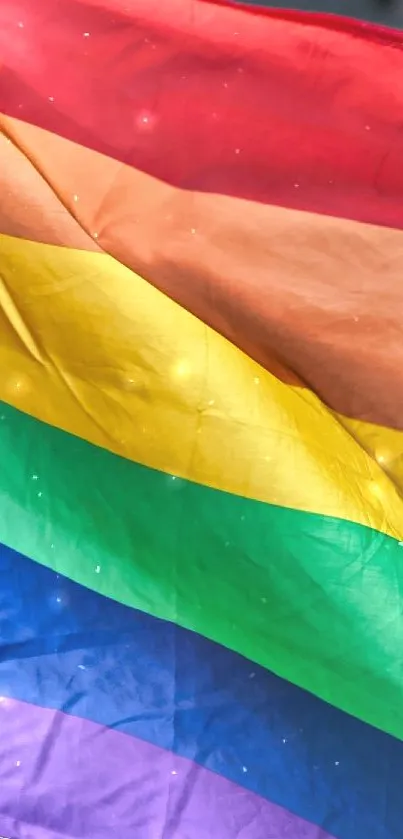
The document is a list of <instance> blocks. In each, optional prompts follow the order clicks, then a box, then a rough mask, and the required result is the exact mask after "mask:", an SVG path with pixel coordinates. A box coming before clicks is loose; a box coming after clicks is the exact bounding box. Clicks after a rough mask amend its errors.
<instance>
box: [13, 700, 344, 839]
mask: <svg viewBox="0 0 403 839" xmlns="http://www.w3.org/2000/svg"><path fill="white" fill-rule="evenodd" d="M155 724H156V725H158V720H156V721H155ZM0 730H1V738H0V835H1V836H4V837H7V839H67V837H75V839H84V837H85V839H87V837H88V839H134V837H135V839H160V837H164V839H179V837H180V839H235V837H238V836H239V837H240V836H242V839H331V837H330V836H329V834H328V833H326V831H324V830H322V829H321V828H319V827H317V826H316V825H313V824H310V823H309V822H306V821H304V820H303V819H300V818H298V817H297V816H294V815H293V814H291V813H289V812H288V811H287V810H284V809H283V808H282V807H278V806H277V805H276V804H271V803H270V802H269V801H266V800H265V799H263V798H260V797H259V796H257V795H255V794H254V793H251V792H249V791H247V790H245V789H243V788H242V787H239V786H237V785H236V784H233V783H231V782H230V781H227V780H226V779H225V778H222V777H221V776H220V775H216V774H214V773H213V772H210V771H209V770H207V769H204V768H203V767H201V766H199V765H198V764H196V763H193V762H192V761H190V760H187V759H185V758H181V757H178V756H177V755H174V754H173V753H171V752H168V751H164V750H163V749H160V748H158V747H157V746H153V745H151V744H149V743H146V742H144V741H142V740H138V739H136V738H134V737H129V736H128V735H126V734H121V733H120V732H116V731H113V730H111V729H109V728H104V727H103V726H100V725H98V724H96V723H92V722H89V721H88V720H83V719H79V718H78V717H71V716H69V715H67V714H63V713H61V712H60V711H52V710H49V709H47V708H46V709H45V708H39V707H38V706H35V705H28V704H26V703H25V702H19V701H16V700H14V699H8V698H3V697H0ZM245 772H247V767H245ZM290 783H292V779H290Z"/></svg>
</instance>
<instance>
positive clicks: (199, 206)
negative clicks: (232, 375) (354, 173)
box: [1, 118, 403, 428]
mask: <svg viewBox="0 0 403 839" xmlns="http://www.w3.org/2000/svg"><path fill="white" fill-rule="evenodd" d="M1 124H2V126H3V128H4V130H5V131H6V132H7V133H8V135H9V136H10V137H12V139H13V140H14V142H15V143H16V144H17V145H18V146H19V148H20V149H21V150H22V151H23V152H24V153H25V154H26V156H27V157H29V158H30V159H31V162H32V163H33V165H34V168H35V169H36V170H38V171H40V172H41V173H42V175H43V177H44V178H45V180H46V181H47V182H48V183H49V184H50V185H51V186H52V188H53V190H54V192H55V193H56V194H57V195H58V196H59V198H60V200H61V202H62V204H63V205H64V206H65V207H67V208H68V210H69V212H70V213H71V215H73V216H74V217H75V218H76V219H77V220H78V222H79V225H80V226H81V227H83V228H84V229H85V230H86V231H87V233H89V234H90V235H91V236H92V239H93V241H95V242H96V243H97V244H98V245H100V246H101V247H102V248H103V249H104V250H105V251H107V252H109V253H111V254H112V255H113V256H114V257H116V258H117V259H119V260H120V261H121V262H123V263H124V264H126V265H128V266H129V267H131V268H132V269H133V270H134V271H136V272H137V273H138V274H140V275H141V276H144V277H146V278H147V279H148V280H149V281H150V282H152V283H153V284H155V285H156V286H157V287H158V288H160V289H161V290H163V291H165V292H166V293H168V294H169V295H170V296H172V297H173V298H174V299H176V300H177V301H178V302H179V303H180V304H181V305H182V306H184V307H185V308H188V309H189V310H191V311H192V312H193V313H194V314H196V315H197V316H198V317H199V318H200V319H202V320H204V321H205V322H207V323H208V324H209V325H211V326H212V327H213V328H214V329H216V330H217V331H218V332H221V333H222V334H224V335H225V336H226V337H228V338H229V339H230V340H231V341H232V342H233V343H236V344H238V345H239V346H240V347H241V349H243V350H244V351H245V352H247V353H248V354H249V355H250V356H251V357H252V358H255V359H256V360H257V361H259V362H260V363H261V364H262V365H263V366H264V367H266V368H268V369H270V370H271V371H272V372H274V373H275V374H276V375H277V376H278V377H280V378H283V379H285V380H286V381H293V382H294V383H295V382H296V381H297V382H299V383H304V384H306V385H307V386H309V387H310V388H311V389H312V390H313V391H314V392H316V393H317V394H318V395H319V396H320V397H321V398H322V399H323V401H324V402H325V403H327V404H328V405H330V406H331V407H332V408H334V409H335V410H337V411H338V412H339V413H342V414H347V415H351V416H353V417H355V418H357V419H363V420H366V421H370V422H378V423H380V424H382V425H385V426H391V427H396V428H402V427H403V414H402V410H401V405H402V404H403V342H402V340H401V322H400V321H401V312H402V311H403V284H402V283H401V276H400V275H401V264H402V260H403V233H401V232H399V231H396V230H389V229H387V228H378V227H375V226H372V225H365V224H361V223H358V222H350V221H346V220H343V219H332V218H329V217H325V216H317V215H314V214H309V213H302V212H299V211H291V210H285V209H282V208H278V207H270V206H266V205H261V204H256V203H253V202H245V201H243V200H240V199H234V198H231V197H226V196H212V195H208V194H207V195H206V194H200V193H189V192H185V191H181V190H179V189H176V188H174V187H171V186H170V185H167V184H164V183H162V182H160V181H158V180H155V179H154V178H151V177H150V176H148V175H145V174H144V173H141V172H137V171H136V170H135V169H133V168H132V167H128V166H123V165H122V164H120V163H117V162H116V161H115V160H113V159H111V158H108V157H105V156H103V155H100V154H98V153H96V152H94V151H91V150H88V149H86V148H84V147H81V146H78V145H76V144H74V143H71V142H69V141H67V140H65V139H62V138H60V137H57V136H55V135H52V134H49V133H47V132H45V131H43V130H42V129H38V128H36V127H32V126H30V125H27V124H25V123H22V122H18V121H16V120H12V119H8V118H2V120H1ZM2 168H3V169H4V167H2ZM22 203H23V205H24V210H25V208H26V203H27V202H26V200H25V198H22ZM32 230H33V232H32V234H31V235H32V236H33V237H34V238H35V237H38V220H37V219H35V221H34V222H33V226H32ZM9 232H12V231H9ZM17 232H18V231H17ZM40 238H42V237H40ZM43 238H45V240H46V235H44V237H43ZM291 371H292V372H291Z"/></svg>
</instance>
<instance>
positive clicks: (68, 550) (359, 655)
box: [0, 405, 403, 737]
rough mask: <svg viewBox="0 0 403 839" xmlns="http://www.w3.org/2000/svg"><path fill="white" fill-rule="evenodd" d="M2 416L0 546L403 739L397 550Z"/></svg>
mask: <svg viewBox="0 0 403 839" xmlns="http://www.w3.org/2000/svg"><path fill="white" fill-rule="evenodd" d="M0 416H1V419H0V454H1V463H2V473H1V475H2V477H1V508H0V509H1V525H0V527H1V532H0V541H1V542H5V543H6V544H8V545H9V546H10V547H12V548H15V549H16V550H18V551H20V552H21V553H23V554H26V555H28V556H29V557H31V558H32V559H35V560H37V561H38V562H41V563H43V564H45V565H47V566H49V567H50V568H52V569H54V570H56V571H58V572H60V573H62V574H65V575H67V576H68V577H70V578H72V579H74V580H76V581H78V582H80V583H82V584H83V585H85V586H88V587H89V588H91V589H94V590H96V591H99V592H101V593H102V594H105V595H108V596H110V597H113V598H114V599H116V600H119V601H121V602H123V603H126V604H129V605H131V606H134V607H136V608H139V609H141V610H144V611H146V612H150V613H151V614H153V615H157V616H159V617H162V618H166V619H168V620H172V621H175V622H176V623H179V624H181V625H182V626H185V627H187V628H189V629H193V630H196V631H198V632H200V633H201V634H203V635H205V636H207V637H208V638H211V639H213V640H215V641H219V642H221V643H222V644H224V645H225V646H227V647H229V648H231V649H233V650H236V651H238V652H240V653H242V654H244V655H245V656H247V657H248V658H250V659H251V660H253V661H256V662H258V663H259V664H262V665H263V666H265V667H267V668H269V669H271V670H273V671H274V672H276V673H277V674H279V675H281V676H283V677H284V678H286V679H289V680H290V681H292V682H294V683H296V684H298V685H300V686H301V687H305V688H307V689H308V690H310V691H312V692H313V693H315V694H317V695H318V696H320V697H322V698H323V699H325V700H327V701H329V702H331V703H332V704H334V705H336V706H338V707H340V708H343V709H344V710H346V711H348V712H350V713H352V714H354V715H355V716H357V717H360V718H361V719H364V720H366V721H367V722H369V723H372V724H373V725H376V726H378V727H379V728H382V729H384V730H385V731H389V732H391V733H393V734H395V735H397V736H399V737H400V736H402V735H403V702H402V685H403V679H402V663H401V661H402V655H401V651H402V650H403V620H402V602H401V597H400V591H401V567H402V562H403V548H402V547H401V546H400V545H399V543H398V542H396V541H395V540H393V539H392V538H390V537H388V536H385V535H383V534H380V533H378V532H376V531H373V530H371V529H369V528H366V527H363V526H361V525H357V524H353V523H350V522H346V521H342V520H338V519H332V518H326V517H323V516H319V515H315V514H310V513H303V512H299V511H295V510H288V509H284V508H280V507H275V506H271V505H268V504H263V503H261V502H258V501H251V500H249V499H244V498H240V497H238V496H234V495H229V494H227V493H223V492H219V491H217V490H213V489H209V488H207V487H203V486H199V485H197V484H192V483H190V482H187V481H183V480H178V479H174V480H173V479H172V478H170V477H169V476H167V475H165V474H162V473H159V472H156V471H153V470H151V469H147V468H145V467H143V466H139V465H137V464H135V463H132V462H130V461H127V460H124V459H122V458H119V457H117V456H116V455H113V454H110V453H109V452H107V451H105V450H103V449H99V448H96V447H95V446H92V445H90V444H89V443H86V442H84V441H82V440H80V439H78V438H76V437H73V436H70V435H68V434H66V433H64V432H61V431H59V430H58V429H55V428H52V427H51V426H48V425H45V424H43V423H40V422H38V421H37V420H34V419H32V418H31V417H28V416H26V415H24V414H22V413H20V412H18V411H16V410H15V409H14V408H10V407H9V406H6V405H3V406H2V408H1V413H0ZM178 445H180V435H178ZM268 480H270V474H268ZM295 480H303V475H296V476H295ZM251 670H253V666H251Z"/></svg>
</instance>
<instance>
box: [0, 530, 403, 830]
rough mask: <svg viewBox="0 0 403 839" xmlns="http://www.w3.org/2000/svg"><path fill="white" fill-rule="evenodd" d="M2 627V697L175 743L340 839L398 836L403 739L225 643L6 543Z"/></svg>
mask: <svg viewBox="0 0 403 839" xmlns="http://www.w3.org/2000/svg"><path fill="white" fill-rule="evenodd" d="M100 573H102V569H101V570H100ZM0 633H1V639H2V645H1V649H0V694H3V695H8V696H13V697H15V698H18V699H22V700H25V701H27V702H32V703H36V704H38V705H43V706H47V707H51V708H57V709H61V710H64V711H67V712H69V713H71V714H75V715H77V716H82V717H86V718H88V719H91V720H93V721H95V722H98V723H101V724H104V725H108V726H110V727H112V728H115V729H118V730H120V731H122V732H125V733H126V734H129V735H133V736H136V737H139V738H142V739H144V740H148V741H149V742H152V743H155V744H156V745H158V746H161V747H163V748H165V749H171V750H173V751H174V752H176V753H177V754H180V755H182V756H185V757H188V758H191V759H193V760H195V761H197V762H199V763H200V764H202V765H203V766H206V767H208V768H210V769H212V770H213V771H215V772H218V773H219V774H221V775H223V776H225V777H226V778H228V779H230V780H232V781H235V782H236V783H238V784H241V785H242V786H243V787H246V788H248V789H250V790H252V791H253V792H255V793H258V794H259V795H261V796H264V797H266V798H268V799H269V800H270V801H274V802H276V803H277V804H280V805H282V806H283V807H286V808H287V809H289V810H291V811H292V812H294V813H296V814H297V815H299V816H301V817H303V818H305V819H307V820H310V821H312V822H314V823H316V824H318V825H320V826H321V827H323V828H324V829H326V830H328V831H329V832H330V833H333V834H334V835H335V836H336V837H338V839H398V837H400V836H401V830H402V825H403V796H402V795H401V778H403V744H401V743H400V742H398V741H397V740H394V739H393V738H391V737H389V736H387V735H386V734H383V733H381V732H379V731H377V730H375V729H373V728H371V727H369V726H367V725H365V724H364V723H361V722H359V721H357V720H355V719H353V718H352V717H349V716H348V715H346V714H344V713H342V712H341V711H338V710H336V709H335V708H332V707H331V706H330V705H327V704H326V703H324V702H322V701H321V700H318V699H316V698H315V697H313V696H311V695H310V694H308V693H306V692H305V691H302V690H300V689H299V688H296V687H295V686H293V685H291V684H289V683H288V682H285V681H283V680H281V679H278V678H277V677H275V676H274V675H273V674H271V673H269V672H267V671H265V670H263V669H262V668H260V667H257V666H255V665H253V664H251V663H250V662H248V661H247V660H246V659H243V658H242V657H240V656H238V655H236V654H234V653H232V652H229V651H228V650H226V649H224V648H223V647H220V646H218V645H216V644H213V643H212V642H210V641H207V640H205V639H204V638H201V637H200V636H198V635H196V634H193V633H191V632H188V631H186V630H182V629H180V628H178V627H176V626H174V625H172V624H169V623H166V622H164V621H160V620H157V619H155V618H152V617H150V616H148V615H145V614H143V613H140V612H137V611H135V610H132V609H129V608H127V607H125V606H122V605H120V604H118V603H115V602H114V601H112V600H109V599H107V598H104V597H102V596H101V595H98V594H95V593H94V592H92V591H89V590H88V589H85V588H83V587H82V586H79V585H77V584H76V583H73V582H71V581H69V580H67V579H66V578H64V577H62V576H59V575H57V574H55V573H54V572H52V571H50V570H49V569H47V568H45V567H42V566H40V565H37V564H36V563H34V562H32V561H31V560H29V559H26V558H25V557H22V556H20V555H19V554H16V553H14V552H13V551H11V550H9V549H7V548H4V547H1V546H0ZM0 750H1V746H0ZM86 758H88V755H87V756H86Z"/></svg>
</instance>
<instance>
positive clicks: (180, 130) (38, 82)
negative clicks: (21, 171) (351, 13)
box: [0, 0, 403, 228]
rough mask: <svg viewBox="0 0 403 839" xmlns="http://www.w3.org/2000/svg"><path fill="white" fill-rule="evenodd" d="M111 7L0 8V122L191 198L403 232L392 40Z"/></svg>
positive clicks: (401, 103)
mask: <svg viewBox="0 0 403 839" xmlns="http://www.w3.org/2000/svg"><path fill="white" fill-rule="evenodd" d="M111 5H112V4H111V3H109V6H111ZM113 6H114V8H113V9H111V8H109V10H108V9H102V8H100V7H99V6H97V5H94V4H93V3H91V2H87V3H82V2H80V3H78V2H76V0H60V2H58V3H56V4H55V3H49V0H18V2H16V0H3V3H2V4H1V9H0V48H1V55H2V59H3V66H2V69H1V71H0V90H1V94H0V108H1V110H3V111H5V112H6V113H8V114H11V115H14V116H17V117H19V118H21V119H25V120H27V121H29V122H33V123H36V124H38V125H40V126H42V127H44V128H47V129H49V130H51V131H53V132H56V133H59V134H61V135H64V136H66V137H68V138H70V139H73V140H75V141H77V142H79V143H81V144H83V145H86V146H89V147H92V148H95V149H97V150H100V151H102V152H104V153H106V154H108V155H110V156H112V157H115V158H117V159H119V160H122V161H124V162H126V163H129V164H130V165H132V166H134V167H136V168H138V169H141V170H143V171H146V172H148V173H150V174H152V175H154V176H156V177H158V178H161V179H163V180H166V181H168V182H170V183H173V184H175V185H179V186H181V187H184V188H188V189H198V190H201V191H206V192H220V193H226V194H229V195H236V196H240V197H246V198H249V199H253V200H257V201H261V202H266V203H273V204H279V205H283V206H288V207H294V208H300V209H301V208H302V209H306V210H311V211H316V212H318V213H325V214H330V215H336V216H341V217H346V218H355V219H359V220H363V221H371V222H374V223H375V222H376V223H378V224H384V225H389V226H394V227H399V228H402V227H403V201H402V195H403V167H402V166H401V160H402V158H403V131H402V128H401V116H400V115H401V113H402V108H403V52H402V49H401V47H400V46H399V43H398V41H397V38H396V35H391V41H390V45H388V44H387V42H386V39H385V43H384V44H381V43H380V42H379V31H378V30H377V29H376V28H374V31H373V34H371V33H372V28H371V27H363V26H362V25H360V24H357V25H356V27H358V28H357V30H356V32H355V33H354V34H353V33H351V32H349V31H334V25H329V21H327V26H326V28H324V26H323V25H321V26H318V25H317V22H316V24H315V25H311V18H310V17H309V16H304V17H300V16H298V18H296V20H295V21H293V20H288V19H286V18H285V17H284V15H282V16H281V17H280V16H279V15H276V16H272V15H262V14H259V15H257V14H251V13H247V12H245V11H243V10H238V9H235V8H232V7H228V6H227V7H224V6H221V5H216V4H212V3H207V2H197V0H196V2H191V0H171V2H170V3H169V4H163V3H160V0H158V2H156V0H132V2H131V4H130V5H129V4H128V3H125V0H115V2H114V3H113ZM124 6H126V8H127V10H128V12H127V14H126V15H125V14H123V13H122V12H121V11H120V12H119V7H120V8H123V7H124ZM129 10H130V15H129ZM312 20H313V19H312ZM19 24H23V25H22V26H20V25H19ZM85 33H89V34H87V35H86V34H85Z"/></svg>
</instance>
